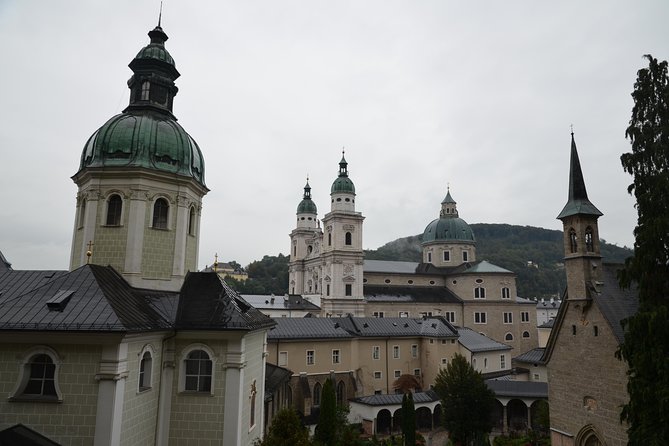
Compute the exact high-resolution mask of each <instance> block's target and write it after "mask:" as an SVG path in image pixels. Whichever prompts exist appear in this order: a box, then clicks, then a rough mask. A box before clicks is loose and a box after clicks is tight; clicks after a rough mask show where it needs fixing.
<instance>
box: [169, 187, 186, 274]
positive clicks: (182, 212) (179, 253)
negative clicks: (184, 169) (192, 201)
mask: <svg viewBox="0 0 669 446" xmlns="http://www.w3.org/2000/svg"><path fill="white" fill-rule="evenodd" d="M176 202H177V203H176V208H177V216H176V221H175V224H174V232H175V240H174V262H173V264H172V276H176V277H183V276H184V275H185V274H186V272H185V271H184V268H185V265H186V237H187V235H188V217H189V212H188V199H187V197H186V196H184V195H178V196H177V198H176Z"/></svg>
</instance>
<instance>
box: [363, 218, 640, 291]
mask: <svg viewBox="0 0 669 446" xmlns="http://www.w3.org/2000/svg"><path fill="white" fill-rule="evenodd" d="M471 228H472V230H473V231H474V235H475V237H476V257H477V260H487V261H489V262H491V263H494V264H495V265H498V266H501V267H502V268H506V269H508V270H511V271H513V272H514V273H516V274H517V276H518V278H517V285H518V295H519V296H521V297H528V298H534V297H539V298H540V297H549V296H556V295H558V294H561V293H562V291H563V290H564V287H565V274H564V264H563V258H564V251H563V247H562V231H556V230H551V229H543V228H535V227H531V226H514V225H507V224H488V223H478V224H472V225H471ZM422 238H423V236H422V234H421V235H412V236H409V237H403V238H400V239H397V240H395V241H392V242H389V243H386V244H385V245H383V246H381V247H380V248H378V249H375V250H366V251H365V259H370V260H404V261H410V262H420V260H421V253H422V248H421V242H422ZM601 252H602V257H603V261H604V262H610V263H622V262H624V261H625V259H626V258H627V257H629V256H631V255H632V250H630V249H628V248H621V247H619V246H616V245H611V244H608V243H606V241H604V240H601Z"/></svg>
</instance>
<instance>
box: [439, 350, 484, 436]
mask: <svg viewBox="0 0 669 446" xmlns="http://www.w3.org/2000/svg"><path fill="white" fill-rule="evenodd" d="M434 390H435V391H436V392H437V394H438V395H439V398H440V399H441V404H442V410H443V420H444V426H445V427H446V429H447V430H448V433H449V437H450V439H451V440H452V441H453V442H454V443H458V442H459V443H460V444H462V445H466V446H468V445H472V444H480V443H481V442H483V444H487V440H486V437H487V434H488V433H489V432H490V431H491V430H492V426H493V425H492V421H491V416H490V415H491V413H492V410H493V408H494V405H495V393H494V392H493V391H492V390H490V389H489V388H488V386H486V384H485V382H484V381H483V377H482V376H481V373H480V372H477V371H476V370H474V368H473V367H472V366H471V365H470V364H469V363H468V362H467V360H466V359H465V357H464V356H462V355H461V354H459V353H456V354H455V356H453V360H452V361H451V362H450V363H449V364H448V365H447V366H446V368H444V369H441V370H440V371H439V374H438V375H437V378H436V380H435V385H434Z"/></svg>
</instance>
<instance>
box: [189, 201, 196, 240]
mask: <svg viewBox="0 0 669 446" xmlns="http://www.w3.org/2000/svg"><path fill="white" fill-rule="evenodd" d="M188 234H189V235H195V208H194V207H193V206H191V208H190V211H189V212H188Z"/></svg>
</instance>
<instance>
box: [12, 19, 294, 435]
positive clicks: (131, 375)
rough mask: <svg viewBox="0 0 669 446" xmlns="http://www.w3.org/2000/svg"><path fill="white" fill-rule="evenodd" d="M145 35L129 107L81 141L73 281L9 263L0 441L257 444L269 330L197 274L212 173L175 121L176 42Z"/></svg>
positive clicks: (214, 278) (256, 314)
mask: <svg viewBox="0 0 669 446" xmlns="http://www.w3.org/2000/svg"><path fill="white" fill-rule="evenodd" d="M149 37H150V39H151V40H150V43H149V44H148V45H147V46H145V47H144V48H142V49H141V50H140V52H139V53H138V54H137V56H136V57H135V58H134V59H133V60H132V61H131V62H130V65H129V66H130V68H131V70H132V71H133V75H132V77H131V78H130V80H129V81H128V87H129V88H130V103H129V105H128V107H127V108H126V109H125V110H124V111H123V112H122V113H121V114H119V115H116V116H114V117H112V118H111V119H110V120H109V121H107V122H106V123H105V124H104V125H103V126H102V127H100V129H98V130H97V131H96V132H95V133H94V134H93V136H91V138H90V139H89V140H88V142H86V144H85V146H84V149H83V152H82V155H81V163H80V165H79V170H78V171H77V173H76V174H75V175H74V176H73V177H72V179H73V180H74V182H75V183H76V185H77V188H78V192H77V208H76V218H75V227H74V231H73V237H72V251H71V261H70V267H71V268H70V271H15V270H13V269H12V268H11V265H10V264H9V262H7V261H6V259H5V258H4V257H3V256H2V255H0V333H1V334H0V391H1V392H2V393H3V398H0V438H3V441H4V439H7V438H11V439H12V441H13V442H12V443H10V444H16V442H18V443H19V444H26V443H22V442H21V441H24V440H25V441H27V440H26V439H27V438H38V437H39V438H42V439H43V440H44V443H40V444H61V445H63V446H69V445H96V446H119V445H124V446H125V445H142V446H144V445H150V444H155V445H167V444H169V445H190V444H200V445H225V446H228V445H233V446H237V445H239V446H242V445H243V446H247V445H251V444H253V443H254V441H255V440H257V439H258V438H261V437H262V434H263V428H264V426H263V423H264V421H265V418H264V414H263V410H264V408H265V401H264V399H263V397H264V395H265V371H266V361H265V356H266V344H267V331H268V330H269V329H270V328H271V327H272V326H273V325H274V323H273V321H272V320H271V319H270V318H269V317H267V316H265V315H263V314H262V313H261V312H260V311H258V310H256V309H255V308H253V307H252V306H251V305H250V304H249V303H248V302H246V301H245V300H244V299H243V298H242V297H241V296H239V295H238V294H237V293H236V292H235V291H233V290H232V289H230V288H229V287H228V286H227V284H226V283H225V282H224V281H223V280H222V279H221V278H220V277H219V276H218V275H217V274H216V273H215V272H202V273H198V272H195V271H196V270H197V264H196V261H197V254H198V244H199V231H200V211H201V202H202V198H203V196H204V195H205V194H206V193H207V191H208V189H207V187H206V185H205V182H204V159H203V157H202V153H201V152H200V149H199V147H198V146H197V144H196V143H195V141H194V140H193V138H191V137H190V136H189V135H188V134H187V133H186V131H185V130H184V129H183V128H182V127H181V126H180V125H179V124H178V123H177V122H176V118H175V117H174V115H173V113H172V105H173V99H174V96H175V95H176V93H177V91H178V90H177V87H176V86H175V84H174V80H175V79H176V78H177V77H178V76H179V73H178V71H177V70H176V67H175V64H174V60H173V59H172V57H171V55H170V54H169V52H168V51H167V50H166V48H165V41H166V40H167V35H166V34H165V32H164V31H163V30H162V28H161V27H160V24H159V25H158V26H157V27H156V28H154V29H153V30H151V31H150V32H149ZM277 376H278V377H279V378H276V377H277ZM281 376H283V377H284V378H285V379H287V377H285V374H278V375H276V376H275V379H273V388H272V393H271V394H273V395H279V396H278V398H281V396H280V395H281V382H282V380H284V378H281ZM47 442H48V443H47ZM29 444H33V443H29Z"/></svg>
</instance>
